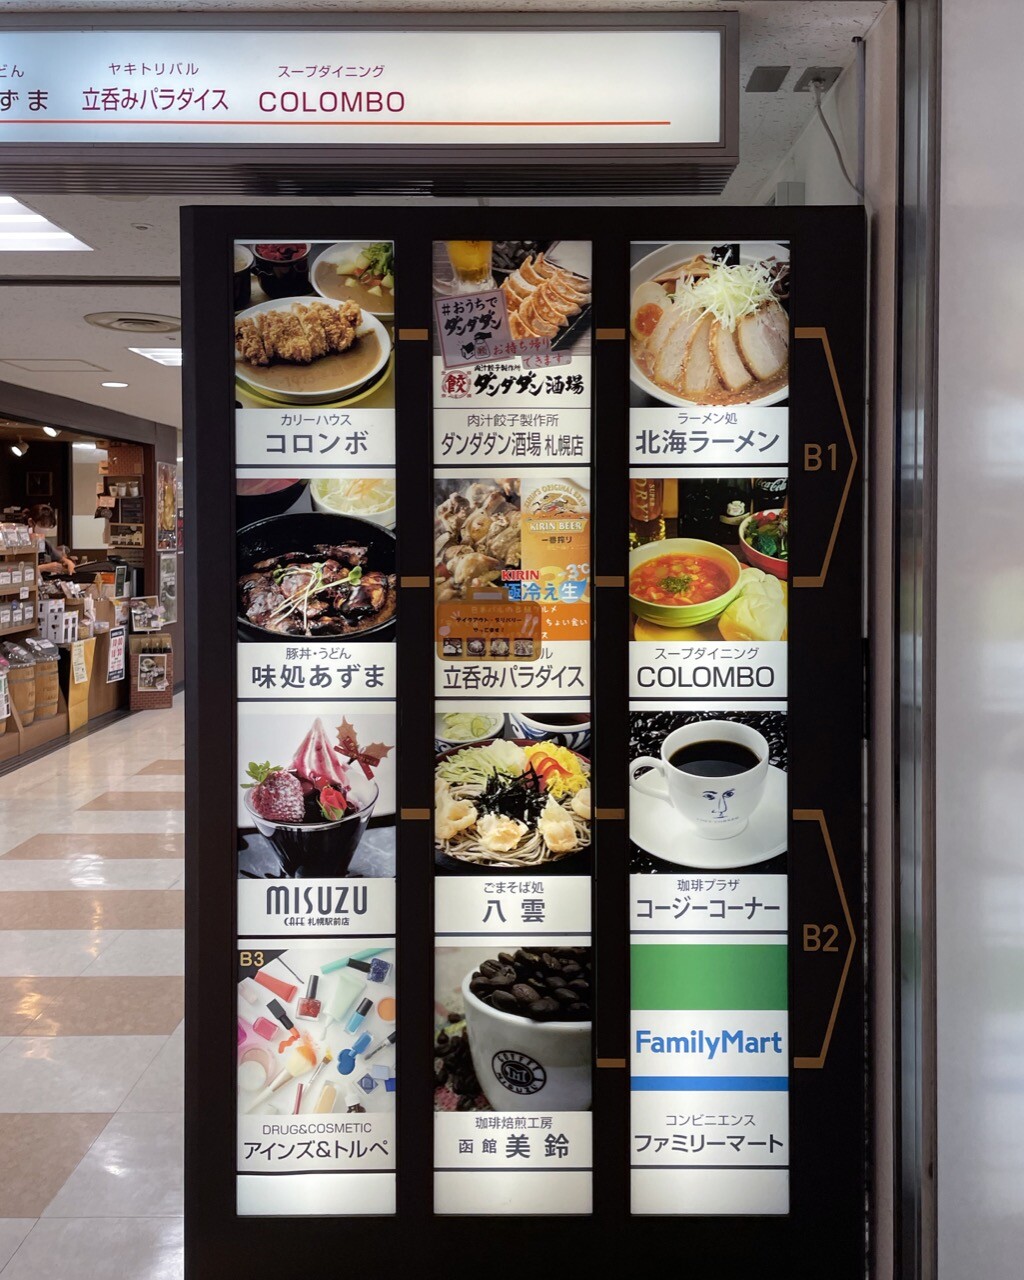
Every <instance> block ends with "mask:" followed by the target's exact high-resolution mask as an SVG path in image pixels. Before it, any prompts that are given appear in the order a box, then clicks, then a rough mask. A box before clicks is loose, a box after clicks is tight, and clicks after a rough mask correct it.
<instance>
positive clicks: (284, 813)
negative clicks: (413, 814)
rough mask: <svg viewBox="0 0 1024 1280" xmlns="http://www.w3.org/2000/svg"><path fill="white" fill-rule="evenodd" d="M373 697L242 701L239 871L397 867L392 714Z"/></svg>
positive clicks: (274, 873) (301, 872)
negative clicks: (360, 700) (352, 702)
mask: <svg viewBox="0 0 1024 1280" xmlns="http://www.w3.org/2000/svg"><path fill="white" fill-rule="evenodd" d="M366 705H367V704H365V703H364V704H356V708H355V709H353V708H352V707H346V706H345V704H342V703H326V704H323V705H322V706H321V707H319V708H317V707H316V705H315V704H314V705H313V706H312V707H309V706H308V704H305V703H303V704H298V705H294V706H288V707H285V706H283V705H281V704H274V703H267V704H259V703H244V704H241V705H240V706H239V711H238V874H239V876H240V877H241V878H253V879H275V878H277V879H280V878H300V879H309V878H321V879H322V878H330V879H333V878H337V877H339V876H359V877H382V876H385V877H386V876H393V875H394V874H395V746H394V744H395V729H396V724H395V714H394V712H393V711H389V712H382V711H376V710H373V711H364V710H363V707H365V706H366ZM370 705H371V706H372V705H373V704H370Z"/></svg>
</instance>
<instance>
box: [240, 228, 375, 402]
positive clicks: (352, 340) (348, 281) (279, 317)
mask: <svg viewBox="0 0 1024 1280" xmlns="http://www.w3.org/2000/svg"><path fill="white" fill-rule="evenodd" d="M234 267H235V276H234V280H235V393H236V400H237V402H238V404H239V405H241V406H243V407H247V408H261V407H263V408H268V407H279V406H281V405H287V404H299V405H301V404H315V405H321V406H333V407H340V406H354V405H359V406H361V407H363V408H388V407H391V406H393V404H394V389H393V387H392V386H391V373H392V369H393V363H394V361H393V349H394V335H393V326H394V316H395V255H394V245H393V244H392V242H391V241H389V240H381V241H373V242H365V243H364V242H349V241H342V242H339V243H336V244H323V243H317V242H295V243H288V244H265V243H245V244H243V243H236V245H235V261H234Z"/></svg>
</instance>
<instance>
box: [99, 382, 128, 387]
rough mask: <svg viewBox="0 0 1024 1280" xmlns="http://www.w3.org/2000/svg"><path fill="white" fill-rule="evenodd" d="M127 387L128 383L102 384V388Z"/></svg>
mask: <svg viewBox="0 0 1024 1280" xmlns="http://www.w3.org/2000/svg"><path fill="white" fill-rule="evenodd" d="M127 385H128V383H127V382H101V383H100V386H101V387H126V386H127Z"/></svg>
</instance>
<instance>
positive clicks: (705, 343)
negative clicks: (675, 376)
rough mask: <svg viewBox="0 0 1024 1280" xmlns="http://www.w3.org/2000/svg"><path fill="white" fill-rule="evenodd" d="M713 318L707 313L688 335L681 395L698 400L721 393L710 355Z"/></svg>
mask: <svg viewBox="0 0 1024 1280" xmlns="http://www.w3.org/2000/svg"><path fill="white" fill-rule="evenodd" d="M714 322H715V318H714V316H712V315H711V313H710V312H708V313H707V314H706V315H704V316H702V317H701V318H700V320H699V321H698V322H697V324H696V325H695V326H694V328H693V331H692V332H691V334H690V340H689V342H688V343H687V344H686V357H685V359H684V360H683V394H684V395H686V396H692V397H693V398H694V399H700V398H701V397H702V396H706V395H707V394H708V392H711V391H721V389H722V384H721V382H720V381H719V378H718V370H717V369H716V368H715V360H714V356H713V355H712V354H711V326H712V325H713V324H714Z"/></svg>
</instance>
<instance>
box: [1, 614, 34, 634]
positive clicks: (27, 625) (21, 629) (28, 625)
mask: <svg viewBox="0 0 1024 1280" xmlns="http://www.w3.org/2000/svg"><path fill="white" fill-rule="evenodd" d="M38 630H39V619H38V618H33V619H32V621H31V622H22V623H20V624H19V625H18V626H16V627H0V636H14V635H24V634H25V632H26V631H29V632H33V631H38Z"/></svg>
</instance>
